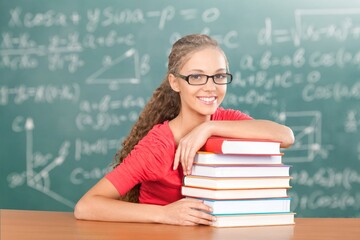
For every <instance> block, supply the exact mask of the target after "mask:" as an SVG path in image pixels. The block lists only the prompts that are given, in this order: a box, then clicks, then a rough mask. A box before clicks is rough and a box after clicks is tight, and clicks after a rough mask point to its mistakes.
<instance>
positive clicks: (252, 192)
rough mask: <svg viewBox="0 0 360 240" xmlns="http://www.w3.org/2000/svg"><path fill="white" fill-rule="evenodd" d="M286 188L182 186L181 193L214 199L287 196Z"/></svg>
mask: <svg viewBox="0 0 360 240" xmlns="http://www.w3.org/2000/svg"><path fill="white" fill-rule="evenodd" d="M287 189H288V188H263V189H225V190H214V189H207V188H196V187H188V186H182V187H181V194H182V195H183V196H188V197H195V198H206V199H214V200H225V199H255V198H282V197H287V196H288V194H287Z"/></svg>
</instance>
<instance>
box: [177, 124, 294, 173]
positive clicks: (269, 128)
mask: <svg viewBox="0 0 360 240" xmlns="http://www.w3.org/2000/svg"><path fill="white" fill-rule="evenodd" d="M215 135H216V136H222V137H231V138H253V139H269V140H275V141H280V142H281V145H280V147H281V148H287V147H289V146H291V145H292V144H293V143H294V134H293V132H292V130H291V129H290V128H289V127H287V126H284V125H281V124H278V123H276V122H272V121H269V120H240V121H234V120H232V121H207V122H204V123H202V124H200V125H199V126H197V127H195V128H194V129H193V130H192V131H190V132H189V133H188V134H187V135H185V137H183V138H182V139H181V140H180V142H179V144H178V148H177V150H176V154H175V160H174V169H177V167H178V165H179V163H181V165H182V167H183V169H184V174H185V175H187V174H190V173H191V167H192V164H193V161H194V157H195V154H196V152H197V151H198V150H199V149H200V148H201V147H202V146H203V145H204V144H205V142H206V140H207V139H208V138H209V137H210V136H215Z"/></svg>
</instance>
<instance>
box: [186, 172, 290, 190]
mask: <svg viewBox="0 0 360 240" xmlns="http://www.w3.org/2000/svg"><path fill="white" fill-rule="evenodd" d="M290 179H291V177H238V178H235V177H203V176H195V175H187V176H185V177H184V185H185V186H189V187H199V188H209V189H241V188H288V187H290Z"/></svg>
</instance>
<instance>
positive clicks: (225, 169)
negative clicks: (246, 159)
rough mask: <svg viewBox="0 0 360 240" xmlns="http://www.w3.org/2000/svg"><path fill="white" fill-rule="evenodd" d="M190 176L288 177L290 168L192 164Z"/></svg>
mask: <svg viewBox="0 0 360 240" xmlns="http://www.w3.org/2000/svg"><path fill="white" fill-rule="evenodd" d="M191 174H192V175H196V176H205V177H288V176H290V166H288V165H283V164H272V165H249V164H247V165H245V164H244V165H220V164H218V165H214V164H211V165H210V164H198V163H194V164H193V167H192V171H191Z"/></svg>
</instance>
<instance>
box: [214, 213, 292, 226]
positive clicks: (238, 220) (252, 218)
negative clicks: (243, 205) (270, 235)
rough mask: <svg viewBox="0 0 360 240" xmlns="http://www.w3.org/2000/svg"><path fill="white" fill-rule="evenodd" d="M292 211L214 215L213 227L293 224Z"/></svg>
mask: <svg viewBox="0 0 360 240" xmlns="http://www.w3.org/2000/svg"><path fill="white" fill-rule="evenodd" d="M294 223H295V222H294V213H276V214H240V215H221V216H216V221H215V222H213V223H212V226H214V227H250V226H275V225H290V224H294Z"/></svg>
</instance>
